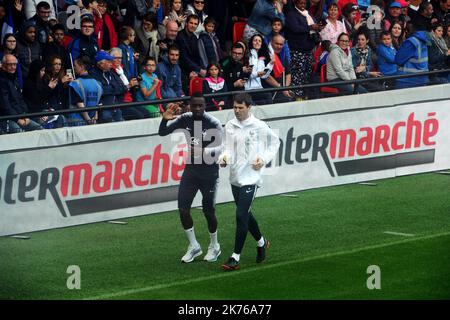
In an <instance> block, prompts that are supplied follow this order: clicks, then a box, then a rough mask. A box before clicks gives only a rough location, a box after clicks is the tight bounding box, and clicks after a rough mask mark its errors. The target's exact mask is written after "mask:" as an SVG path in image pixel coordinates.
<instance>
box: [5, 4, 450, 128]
mask: <svg viewBox="0 0 450 320" xmlns="http://www.w3.org/2000/svg"><path fill="white" fill-rule="evenodd" d="M449 11H450V0H431V1H430V2H427V1H426V0H410V1H405V0H396V1H390V0H386V1H383V0H359V1H357V0H242V1H233V0H228V1H226V0H221V1H216V0H191V1H186V0H41V1H39V0H37V1H35V0H24V1H22V0H3V1H0V28H1V36H2V37H1V48H0V60H1V70H0V116H7V115H20V114H25V113H31V112H41V111H46V110H51V111H54V110H62V109H69V108H80V109H82V108H85V107H92V106H98V105H113V104H116V103H124V102H125V103H127V102H133V101H141V102H145V101H152V102H151V103H150V102H149V104H148V105H142V106H134V105H133V106H127V107H125V108H115V109H108V110H103V111H101V112H82V113H73V114H68V115H64V116H63V115H59V116H50V117H37V118H33V119H29V118H22V119H18V120H8V121H0V134H6V133H17V132H22V131H29V130H39V129H43V128H58V127H63V126H81V125H91V124H95V123H107V122H115V121H124V120H133V119H144V118H150V117H159V116H161V112H162V111H163V106H161V105H158V104H155V103H154V102H155V100H157V99H162V98H164V99H166V98H176V97H183V96H184V95H190V94H191V93H192V92H199V91H200V92H203V93H220V92H227V91H239V90H246V91H247V90H248V91H249V92H250V93H251V91H252V90H255V89H262V88H273V87H284V86H291V85H294V86H295V85H302V84H307V83H312V82H326V81H331V80H353V79H368V78H379V77H383V76H389V75H399V74H411V73H416V72H420V71H428V70H439V69H449V64H450V58H449V54H450V50H449V48H450V23H449V22H450V15H449ZM449 81H450V75H449V74H446V73H442V74H439V75H438V76H430V77H428V76H418V77H412V78H403V79H398V80H396V81H392V80H391V81H382V80H380V81H379V82H373V81H370V82H369V81H368V82H363V83H362V84H359V85H353V84H344V85H338V86H336V85H335V86H333V87H334V88H335V89H336V94H357V93H364V92H373V91H381V90H391V89H396V88H408V87H414V86H422V85H426V84H438V83H448V82H449ZM319 95H320V92H319V89H310V90H306V89H298V90H293V91H288V90H286V91H279V92H276V93H275V94H274V93H267V92H263V93H261V92H259V93H257V94H255V93H254V94H252V99H253V101H254V102H255V103H256V104H269V103H273V102H275V103H279V102H287V101H294V100H304V99H313V98H317V97H318V96H319ZM230 107H231V105H230V102H229V99H228V98H227V97H223V96H221V97H219V98H209V99H207V110H209V111H213V110H221V109H224V108H230Z"/></svg>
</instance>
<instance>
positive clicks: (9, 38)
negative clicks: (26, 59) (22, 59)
mask: <svg viewBox="0 0 450 320" xmlns="http://www.w3.org/2000/svg"><path fill="white" fill-rule="evenodd" d="M5 54H12V55H14V56H16V57H17V39H16V37H15V36H14V34H12V33H7V34H5V36H4V37H3V43H2V47H1V49H0V59H3V56H4V55H5Z"/></svg>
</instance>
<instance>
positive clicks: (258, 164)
mask: <svg viewBox="0 0 450 320" xmlns="http://www.w3.org/2000/svg"><path fill="white" fill-rule="evenodd" d="M263 166H264V161H263V159H261V158H260V157H258V158H256V160H255V162H253V163H252V168H253V170H256V171H258V170H261V168H262V167H263Z"/></svg>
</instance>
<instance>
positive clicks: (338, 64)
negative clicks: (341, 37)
mask: <svg viewBox="0 0 450 320" xmlns="http://www.w3.org/2000/svg"><path fill="white" fill-rule="evenodd" d="M336 79H341V80H354V79H356V74H355V70H354V69H353V61H352V53H351V51H350V49H349V50H348V55H347V54H346V53H345V52H344V50H342V49H341V47H339V46H338V45H335V44H332V45H331V46H330V54H329V55H328V60H327V80H328V81H332V80H336Z"/></svg>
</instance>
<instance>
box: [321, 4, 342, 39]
mask: <svg viewBox="0 0 450 320" xmlns="http://www.w3.org/2000/svg"><path fill="white" fill-rule="evenodd" d="M338 16H339V7H338V5H337V4H336V3H332V4H330V6H329V7H328V18H327V20H326V22H327V24H326V25H325V28H323V29H322V31H320V37H321V38H322V40H329V41H331V43H332V44H336V42H337V38H338V36H339V35H340V34H341V33H342V32H346V29H345V26H344V23H343V22H342V21H340V20H338Z"/></svg>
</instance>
